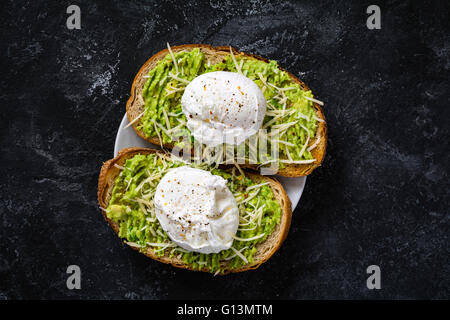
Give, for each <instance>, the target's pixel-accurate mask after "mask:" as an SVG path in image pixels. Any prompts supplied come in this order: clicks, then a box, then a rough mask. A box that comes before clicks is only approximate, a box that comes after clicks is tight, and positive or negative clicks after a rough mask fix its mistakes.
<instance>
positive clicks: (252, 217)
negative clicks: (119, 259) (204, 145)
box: [106, 153, 282, 273]
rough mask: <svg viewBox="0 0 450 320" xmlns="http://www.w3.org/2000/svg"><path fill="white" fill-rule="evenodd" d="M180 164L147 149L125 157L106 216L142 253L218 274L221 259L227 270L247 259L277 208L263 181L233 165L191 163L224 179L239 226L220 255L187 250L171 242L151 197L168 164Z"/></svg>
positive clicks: (273, 220) (278, 212)
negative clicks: (255, 179) (150, 252)
mask: <svg viewBox="0 0 450 320" xmlns="http://www.w3.org/2000/svg"><path fill="white" fill-rule="evenodd" d="M183 165H185V163H183V162H182V161H177V160H175V161H174V160H173V159H170V158H169V156H166V155H163V154H159V153H152V154H148V155H135V156H134V157H133V158H130V159H127V160H126V162H125V164H124V165H123V168H121V172H120V174H119V176H118V177H117V178H116V180H115V185H114V188H113V191H112V195H111V199H110V201H109V206H108V208H106V215H107V217H108V218H109V219H111V220H113V221H115V222H117V223H119V237H121V238H124V239H126V242H127V243H128V244H129V245H131V246H133V247H136V248H138V249H139V250H140V251H146V250H147V249H149V248H151V250H153V252H154V253H155V254H157V255H158V256H164V255H167V256H170V257H175V256H176V257H178V258H180V259H182V260H183V261H184V262H185V263H187V264H189V265H190V266H191V267H192V268H193V269H206V270H208V271H210V272H212V273H222V272H223V271H224V270H223V266H221V263H222V262H225V261H228V262H229V263H230V265H229V266H228V267H227V268H231V269H236V268H239V267H241V266H243V265H246V264H247V263H252V262H253V261H254V260H253V255H254V254H255V252H256V244H257V243H259V242H263V241H265V240H266V239H267V237H268V236H269V235H270V234H271V233H272V232H273V231H274V229H275V227H276V225H277V224H278V223H279V222H280V219H281V214H282V211H281V207H280V205H279V203H278V202H277V201H276V199H275V197H274V195H273V193H272V189H271V188H270V187H269V185H267V184H266V183H264V182H256V181H252V180H251V179H250V178H249V177H245V176H242V175H240V174H239V173H236V172H235V168H233V169H227V170H223V169H218V168H214V167H209V166H208V165H207V164H204V163H203V164H197V165H195V164H192V166H193V167H198V168H199V169H203V170H208V171H210V172H211V173H212V174H215V175H219V176H221V177H223V178H224V179H226V180H227V186H228V188H229V189H230V191H231V192H232V193H233V195H234V196H235V199H236V202H237V204H238V207H239V228H238V231H237V233H236V237H235V240H234V241H233V246H232V248H234V249H228V250H223V251H221V252H219V253H212V254H203V253H196V252H189V251H186V250H184V249H182V248H180V247H178V246H177V245H176V244H175V243H173V242H172V241H171V240H170V238H169V237H168V236H167V234H166V233H165V232H164V230H163V229H162V228H161V225H160V224H159V222H158V219H157V218H156V215H155V210H154V204H153V197H154V194H155V191H156V187H157V185H158V183H159V181H160V180H161V178H162V177H163V176H164V175H165V174H166V173H167V171H168V170H169V169H171V168H175V167H179V166H183Z"/></svg>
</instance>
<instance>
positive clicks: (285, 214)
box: [97, 147, 292, 274]
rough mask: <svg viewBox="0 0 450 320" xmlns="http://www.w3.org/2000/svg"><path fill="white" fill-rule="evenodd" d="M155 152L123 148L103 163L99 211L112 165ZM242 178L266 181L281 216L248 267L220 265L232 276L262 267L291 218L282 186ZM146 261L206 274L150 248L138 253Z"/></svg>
mask: <svg viewBox="0 0 450 320" xmlns="http://www.w3.org/2000/svg"><path fill="white" fill-rule="evenodd" d="M157 152H161V153H162V152H163V151H160V150H155V149H147V148H136V147H133V148H126V149H123V150H121V151H120V152H119V153H118V155H117V156H116V157H115V158H114V159H111V160H108V161H106V162H105V163H104V164H103V166H102V168H101V170H100V175H99V179H98V191H97V197H98V202H99V204H100V207H102V208H107V207H108V204H109V201H110V199H111V194H112V189H113V187H114V182H115V179H116V178H117V176H118V175H119V173H120V170H119V169H118V168H116V167H115V166H114V164H117V165H123V164H124V163H125V161H126V159H128V158H131V157H133V156H134V155H136V154H150V153H157ZM245 174H246V175H248V176H250V177H251V178H252V179H254V181H268V182H269V185H270V187H271V188H272V191H273V193H274V196H275V199H276V200H277V201H278V202H279V203H280V206H281V209H282V215H281V220H280V223H279V224H278V225H277V226H276V227H275V230H274V231H273V232H272V234H271V235H270V236H269V237H268V238H267V239H266V241H264V242H262V243H258V244H257V245H256V248H257V251H256V253H255V255H254V257H253V258H254V263H252V264H248V265H245V266H242V267H241V268H239V269H231V268H227V265H228V263H227V262H223V263H222V267H223V269H224V270H225V272H224V273H223V274H228V273H235V272H242V271H246V270H252V269H256V268H258V267H259V266H260V265H261V264H262V263H264V262H266V261H267V260H268V259H269V258H270V257H271V256H272V255H273V254H274V253H275V252H276V251H277V250H278V248H279V247H280V246H281V244H282V243H283V241H284V240H285V239H286V237H287V234H288V232H289V227H290V225H291V218H292V206H291V201H290V200H289V198H288V196H287V194H286V192H285V191H284V189H283V187H282V185H281V184H280V182H278V181H277V180H276V179H274V178H271V177H267V176H260V175H258V174H255V173H251V172H246V173H245ZM102 214H103V217H104V218H105V220H106V221H107V222H108V224H109V225H110V226H111V228H112V229H113V230H114V232H115V233H116V234H118V233H119V223H117V222H114V221H112V220H111V219H109V218H108V217H107V216H106V213H105V211H104V210H102ZM129 246H130V247H131V248H133V249H134V250H139V248H136V247H134V246H131V245H129ZM142 253H143V254H145V255H146V256H147V257H150V258H152V259H154V260H157V261H160V262H163V263H166V264H171V265H173V266H174V267H177V268H182V269H189V270H193V271H203V272H209V271H208V270H207V269H206V268H204V269H201V270H197V269H192V267H191V266H190V265H188V264H186V263H184V262H183V261H182V260H181V259H178V258H177V257H172V258H170V257H169V256H168V255H167V254H166V255H164V256H161V257H160V256H157V255H156V254H155V253H154V252H153V250H152V249H151V248H147V250H146V251H144V252H142ZM221 274H222V273H221Z"/></svg>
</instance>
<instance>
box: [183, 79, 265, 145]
mask: <svg viewBox="0 0 450 320" xmlns="http://www.w3.org/2000/svg"><path fill="white" fill-rule="evenodd" d="M181 105H182V110H183V113H184V114H185V115H186V119H187V124H186V126H187V127H188V128H189V130H190V131H191V133H192V135H193V136H194V138H195V139H197V140H198V141H200V142H201V143H204V144H206V145H208V146H212V147H213V146H217V145H218V144H222V143H228V144H240V143H242V142H244V141H245V140H246V139H247V138H249V137H250V136H252V135H254V134H255V133H257V132H258V130H259V128H260V127H261V125H262V122H263V120H264V116H265V114H266V99H265V98H264V94H263V92H262V91H261V89H260V88H259V87H258V86H257V85H256V83H254V82H253V81H252V80H250V79H249V78H247V77H245V76H243V75H241V74H239V73H236V72H225V71H217V72H210V73H204V74H202V75H200V76H198V77H196V78H195V79H194V80H192V81H191V82H190V83H189V84H188V85H187V87H186V89H185V91H184V93H183V96H182V98H181Z"/></svg>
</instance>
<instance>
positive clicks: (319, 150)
mask: <svg viewBox="0 0 450 320" xmlns="http://www.w3.org/2000/svg"><path fill="white" fill-rule="evenodd" d="M194 48H199V49H200V50H201V51H202V52H203V54H204V55H205V57H206V58H207V59H208V60H209V61H210V62H211V64H216V63H219V62H221V61H222V60H223V59H224V58H225V57H226V56H227V55H229V54H230V47H223V46H221V47H212V46H210V45H205V44H187V45H181V46H175V47H172V48H171V49H172V51H173V52H174V53H175V52H178V51H182V50H186V51H190V50H192V49H194ZM231 49H232V50H233V53H234V54H236V55H237V54H240V55H244V56H246V57H250V58H253V59H258V60H262V61H265V62H269V61H268V60H267V59H265V58H262V57H259V56H257V55H254V54H248V53H243V52H239V51H237V50H236V49H234V48H231ZM168 53H169V51H168V49H165V50H162V51H160V52H158V53H156V54H155V55H154V56H152V57H151V58H150V59H149V60H147V62H146V63H145V64H144V65H143V66H142V67H141V69H140V70H139V72H138V73H137V75H136V77H135V78H134V81H133V84H132V85H131V96H130V98H129V99H128V101H127V107H126V111H127V117H128V120H129V121H130V122H133V121H134V122H133V124H132V126H133V128H134V130H135V131H136V133H137V134H138V135H139V136H140V137H141V138H143V139H145V140H147V141H149V142H150V143H153V144H155V145H161V143H160V141H159V139H158V137H157V136H154V137H146V136H145V134H144V132H142V131H141V130H139V129H138V126H139V125H140V124H141V119H137V120H136V118H137V117H138V116H139V115H140V114H141V113H142V112H143V111H144V100H143V98H142V91H143V88H144V85H145V83H146V81H147V79H145V78H144V77H143V76H145V75H147V74H148V73H149V71H150V70H152V69H153V68H155V67H156V65H157V63H158V61H159V60H161V59H163V58H164V57H165V56H166V55H167V54H168ZM282 70H284V69H282ZM284 71H286V70H284ZM286 72H287V73H288V74H289V76H290V77H291V78H292V80H293V81H295V82H296V83H298V84H299V85H300V87H301V88H303V90H305V91H308V90H309V88H308V87H307V86H306V85H305V84H304V83H303V82H302V81H301V80H300V79H298V78H297V77H295V76H294V75H293V74H291V73H289V72H288V71H286ZM313 107H314V109H315V112H316V116H317V118H319V119H321V120H323V121H321V122H319V123H318V128H317V132H316V137H320V140H319V143H318V144H317V146H316V147H315V148H314V149H313V150H312V151H311V153H312V156H313V157H314V159H316V161H315V162H313V163H309V164H289V165H286V167H285V168H280V169H279V171H278V172H277V174H278V175H280V176H286V177H300V176H306V175H308V174H310V173H311V172H312V171H313V170H314V169H315V168H317V167H318V166H320V164H321V163H322V161H323V159H324V157H325V150H326V146H327V125H326V122H325V116H324V114H323V111H322V109H321V107H320V106H319V105H318V104H317V103H313ZM314 140H315V139H314ZM314 140H313V141H311V142H310V145H312V144H313V143H314V142H315V141H314ZM163 147H164V148H167V149H170V148H172V147H173V144H172V143H169V144H165V145H163ZM242 167H246V168H250V169H257V165H249V164H247V165H243V166H242Z"/></svg>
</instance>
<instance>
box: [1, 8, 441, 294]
mask: <svg viewBox="0 0 450 320" xmlns="http://www.w3.org/2000/svg"><path fill="white" fill-rule="evenodd" d="M442 2H443V1H442ZM187 3H189V4H187ZM69 4H77V5H79V6H80V7H81V12H82V21H81V27H82V29H81V30H68V29H67V28H66V18H67V17H68V15H67V14H66V8H67V6H68V5H69ZM370 4H372V1H370V2H364V1H362V2H361V1H357V2H355V4H350V3H349V2H348V1H308V2H283V3H281V4H273V3H270V2H261V3H260V2H256V1H250V2H249V1H240V2H232V1H223V0H222V1H211V2H201V1H182V2H180V3H178V4H177V3H171V2H162V1H158V3H152V2H147V1H132V2H126V1H86V2H82V1H70V2H68V1H49V2H48V3H47V2H42V1H41V2H40V1H8V3H6V4H2V9H1V21H0V26H1V44H0V46H1V51H0V55H1V56H0V66H1V69H0V70H1V77H0V78H1V79H0V84H1V95H0V103H1V112H0V119H1V122H0V140H1V142H0V197H1V198H0V219H1V221H0V298H9V299H16V298H27V299H28V298H51V299H55V298H58V299H61V298H64V299H65V298H74V299H78V298H83V299H85V298H101V299H103V298H149V299H160V298H161V299H167V298H169V299H171V298H205V299H213V298H237V299H240V298H263V299H265V298H288V299H292V298H302V299H303V298H313V299H315V298H344V299H347V298H364V299H366V298H375V299H378V298H394V299H405V298H407V299H408V298H449V297H450V263H449V257H450V252H449V231H450V228H449V225H450V222H449V206H450V202H449V191H448V190H449V165H448V161H449V157H448V151H449V138H450V137H449V119H450V118H449V116H450V111H449V110H450V104H449V92H450V90H449V89H450V87H449V86H450V85H449V79H450V77H449V69H450V40H449V34H450V24H449V21H450V19H449V16H450V6H449V5H448V4H438V2H437V1H436V2H435V1H433V2H430V3H428V4H425V3H422V4H420V3H418V2H413V3H408V2H406V3H405V2H403V1H393V2H389V3H384V2H380V1H378V2H376V4H378V5H380V7H381V10H382V29H381V30H373V31H371V30H368V29H367V28H366V18H367V16H368V15H367V14H366V8H367V6H368V5H370ZM166 41H169V42H170V43H171V44H172V45H177V44H185V43H209V44H213V45H233V46H235V47H237V48H238V49H240V50H243V51H247V52H251V53H256V54H259V55H263V56H265V57H268V58H271V59H276V60H278V61H279V62H280V64H281V65H282V66H283V67H285V68H286V69H288V70H289V71H291V72H292V73H294V74H295V75H297V76H299V77H300V78H301V79H302V80H304V81H305V82H306V83H307V84H308V85H309V86H310V87H311V89H312V90H313V92H314V93H315V94H316V95H317V97H318V98H319V99H321V100H323V101H325V102H326V105H325V108H324V111H325V115H326V117H327V121H328V126H329V148H328V150H327V156H326V158H325V162H324V165H323V166H322V167H321V168H319V169H317V170H316V171H314V173H313V174H312V175H311V176H310V177H309V178H308V181H307V183H306V189H305V192H304V194H303V196H302V199H301V201H300V205H299V206H298V207H297V209H296V210H295V212H294V215H293V220H292V227H291V230H290V233H289V236H288V238H287V240H286V242H285V244H284V245H283V246H282V248H281V249H280V250H279V251H278V252H277V253H276V254H275V255H274V256H273V257H272V258H271V259H270V260H269V261H268V262H267V263H266V264H264V265H263V266H261V267H260V268H259V269H258V270H257V271H254V272H246V273H243V274H236V275H230V276H226V277H212V276H211V275H209V274H202V273H194V272H189V271H185V270H178V269H175V268H172V267H170V266H166V265H163V264H161V263H158V262H155V261H153V260H150V259H147V258H146V257H144V256H142V255H140V254H138V253H136V252H134V251H133V250H131V249H129V248H128V247H126V246H125V245H123V244H122V243H121V242H120V240H119V239H118V238H117V237H116V235H115V234H114V233H113V231H112V230H111V229H110V228H109V227H108V225H107V224H106V222H105V221H104V220H103V218H102V215H101V213H100V210H99V209H98V204H97V200H96V184H97V177H98V172H99V168H100V166H101V164H102V161H105V160H107V159H109V158H111V157H112V153H113V147H114V139H115V135H116V131H117V128H118V126H119V123H120V120H121V119H122V116H123V114H124V110H125V108H124V107H125V102H126V100H127V98H128V97H129V90H130V84H131V82H132V79H133V77H134V75H135V73H136V72H137V71H138V69H139V67H140V66H141V65H142V64H143V63H144V62H145V61H146V60H147V59H148V58H149V57H150V56H151V55H153V54H154V53H156V52H157V51H159V50H161V49H163V48H164V47H165V43H166ZM70 264H77V265H79V266H80V267H81V269H82V289H81V290H78V291H77V290H73V291H69V290H68V289H66V284H65V282H66V278H67V275H66V273H65V271H66V268H67V266H68V265H70ZM371 264H377V265H379V266H380V267H381V271H382V290H378V291H377V290H374V291H370V290H368V289H367V288H366V278H367V274H366V268H367V266H369V265H371Z"/></svg>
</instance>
